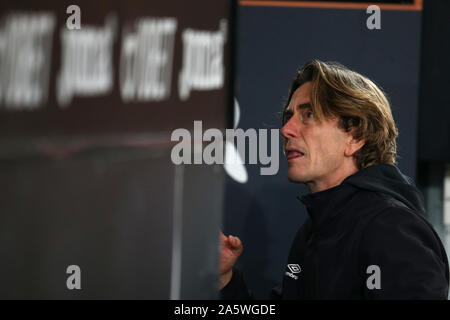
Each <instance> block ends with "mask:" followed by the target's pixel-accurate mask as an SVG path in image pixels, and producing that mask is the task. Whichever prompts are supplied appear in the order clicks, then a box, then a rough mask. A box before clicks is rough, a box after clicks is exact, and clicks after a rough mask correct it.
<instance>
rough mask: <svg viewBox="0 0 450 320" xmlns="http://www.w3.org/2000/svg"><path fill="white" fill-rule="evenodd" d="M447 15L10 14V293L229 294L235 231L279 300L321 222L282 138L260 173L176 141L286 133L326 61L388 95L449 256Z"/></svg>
mask: <svg viewBox="0 0 450 320" xmlns="http://www.w3.org/2000/svg"><path fill="white" fill-rule="evenodd" d="M370 4H376V5H378V6H379V8H380V12H379V16H378V17H376V20H373V19H375V17H374V12H369V13H368V12H367V8H368V6H369V5H370ZM449 13H450V2H449V1H446V0H423V1H422V0H420V1H419V0H409V1H407V0H405V1H401V0H398V1H393V0H391V1H372V2H370V3H368V2H364V1H276V0H272V1H266V0H258V1H257V0H241V1H238V2H237V1H229V0H215V1H214V3H211V2H210V1H203V0H195V1H189V2H185V1H182V0H179V1H171V2H170V4H169V3H166V2H164V1H157V0H152V1H141V0H135V1H133V3H132V4H130V3H129V2H121V1H118V0H117V1H106V0H105V1H103V0H102V1H96V2H95V3H94V2H92V1H91V2H89V1H78V2H77V3H76V4H75V5H74V4H73V3H72V2H69V1H53V0H44V1H40V2H39V3H37V2H32V1H25V0H17V1H14V2H9V1H4V2H2V3H1V4H0V181H1V187H0V256H1V257H2V263H0V277H1V278H0V280H1V282H2V286H0V298H3V299H5V298H7V299H9V298H26V299H35V298H44V299H47V298H49V299H55V298H62V299H95V298H106V299H109V298H138V299H215V298H217V297H218V295H217V290H216V288H217V269H218V260H217V259H218V253H219V242H218V239H219V238H218V234H219V230H222V231H223V232H224V233H225V234H232V235H235V236H239V237H240V238H241V239H242V241H243V243H244V253H243V254H242V256H241V258H240V259H239V261H238V267H239V268H240V269H241V270H242V271H243V273H244V277H245V280H246V282H247V285H248V287H249V289H250V290H251V291H252V292H253V294H254V296H255V298H259V299H267V298H269V292H270V289H271V288H272V287H274V286H279V285H280V284H281V281H282V275H283V270H284V265H285V261H286V259H287V255H288V251H289V248H290V244H291V242H292V240H293V238H294V236H295V233H296V231H297V230H298V228H299V227H300V226H301V225H302V223H303V222H304V221H305V219H306V215H307V213H306V210H305V209H304V207H303V205H302V204H301V203H300V202H299V201H298V200H297V198H296V197H297V196H299V195H302V194H304V193H306V192H307V190H306V188H305V187H304V186H302V185H299V184H292V183H289V182H288V180H287V178H286V171H287V165H286V163H285V161H284V158H283V155H282V150H281V143H280V144H279V155H280V165H279V170H278V172H277V173H276V174H275V175H261V173H260V169H261V167H264V166H261V165H260V164H248V161H244V162H245V163H244V164H242V165H238V166H226V165H225V166H223V165H222V164H214V165H207V164H204V163H203V164H201V163H197V164H196V163H194V162H195V161H194V160H193V161H192V163H191V164H190V163H186V162H184V163H182V164H175V163H174V161H173V148H174V146H175V145H176V144H177V142H178V141H181V140H180V139H181V138H180V137H177V138H173V132H174V130H175V129H177V128H183V129H186V130H185V131H183V132H184V133H183V134H184V136H185V137H186V141H188V142H189V146H191V147H192V149H191V153H192V154H193V155H194V157H195V154H198V149H196V146H197V147H198V146H200V147H201V143H199V142H198V138H199V137H198V136H196V135H195V132H194V121H202V126H203V131H205V130H206V129H207V128H218V129H219V130H221V131H223V130H224V129H226V128H241V129H243V130H247V129H255V130H257V131H258V130H260V129H268V130H270V129H279V128H280V124H281V118H280V111H281V109H282V107H283V104H284V102H285V100H286V98H287V95H288V89H289V86H290V82H291V80H292V79H293V77H294V75H295V72H296V70H297V69H299V68H300V67H301V66H303V65H304V64H305V62H307V61H308V60H311V59H313V58H317V59H320V60H326V61H330V60H331V61H338V62H340V63H342V64H344V65H345V66H347V67H349V68H350V69H353V70H355V71H357V72H359V73H361V74H363V75H365V76H367V77H369V78H370V79H372V80H373V81H374V82H375V83H377V84H378V85H379V86H380V87H382V88H383V90H384V91H385V92H386V93H387V95H388V97H389V99H390V101H391V104H392V110H393V114H394V118H395V120H396V123H397V126H398V129H399V132H400V135H399V138H398V154H399V158H398V165H399V167H400V169H401V170H402V171H403V172H404V173H405V174H407V175H409V176H410V177H412V178H414V179H415V180H416V182H417V184H418V186H419V187H420V189H421V190H422V192H423V194H424V196H425V201H426V208H427V217H426V218H427V219H428V220H429V221H430V222H431V223H432V224H433V226H434V228H435V229H436V231H437V232H438V234H439V236H440V237H441V240H442V242H443V243H444V244H445V245H446V248H447V251H448V249H449V248H450V235H449V232H450V231H449V225H450V166H449V165H448V164H449V163H450V129H449V122H450V111H449V110H450V90H449V89H450V62H449V61H448V57H449V56H450V43H449V42H448V40H447V39H449V37H450V24H449V23H448V19H447V17H448V14H449ZM200 140H201V138H200ZM247 147H248V146H247ZM231 149H232V150H231V151H229V152H235V151H234V149H233V148H231ZM268 150H270V147H269V148H268ZM246 151H247V152H246V154H247V155H248V149H247V150H246ZM200 152H201V151H200ZM194 157H193V159H194ZM448 252H449V251H448ZM69 266H78V268H79V269H78V270H79V271H80V272H78V273H77V272H73V271H70V270H72V269H68V267H69ZM78 280H79V281H78ZM77 285H78V287H77Z"/></svg>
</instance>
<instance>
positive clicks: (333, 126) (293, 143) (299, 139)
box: [281, 82, 356, 192]
mask: <svg viewBox="0 0 450 320" xmlns="http://www.w3.org/2000/svg"><path fill="white" fill-rule="evenodd" d="M310 92H311V82H306V83H304V84H303V85H301V86H300V87H299V88H298V89H297V90H296V91H295V92H294V94H293V95H292V98H291V101H290V102H289V105H288V107H287V109H286V111H285V119H286V120H285V121H286V122H285V124H284V126H283V128H282V129H281V134H282V135H283V143H284V149H285V154H286V157H287V159H288V178H289V180H290V181H293V182H302V183H305V184H306V185H307V186H308V187H309V189H310V191H311V192H317V191H322V190H325V189H328V188H331V187H333V186H336V185H338V184H340V183H341V182H342V180H343V179H345V177H346V176H348V175H349V174H348V168H349V166H350V167H352V170H353V171H355V170H356V166H355V164H354V162H353V159H352V158H351V157H348V156H346V155H345V152H346V148H347V146H348V141H350V140H351V139H350V138H351V136H350V134H348V133H346V132H344V131H343V130H342V129H341V128H339V127H338V119H336V118H334V119H322V121H321V122H319V121H318V120H317V119H316V118H315V116H314V114H313V113H312V111H311V107H310V105H309V102H310ZM349 161H351V162H349Z"/></svg>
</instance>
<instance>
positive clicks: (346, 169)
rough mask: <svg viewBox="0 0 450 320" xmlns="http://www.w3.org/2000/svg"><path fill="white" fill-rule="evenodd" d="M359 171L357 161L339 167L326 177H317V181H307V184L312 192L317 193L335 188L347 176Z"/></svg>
mask: <svg viewBox="0 0 450 320" xmlns="http://www.w3.org/2000/svg"><path fill="white" fill-rule="evenodd" d="M356 172H358V167H357V166H356V164H355V163H351V164H348V165H346V166H342V167H341V168H339V169H337V170H336V171H335V172H333V174H331V175H328V176H326V177H324V178H323V179H317V180H315V181H310V182H306V183H305V184H306V186H307V187H308V189H309V192H310V193H316V192H320V191H324V190H327V189H331V188H334V187H336V186H338V185H340V184H341V183H342V181H344V180H345V179H346V178H347V177H349V176H351V175H353V174H355V173H356Z"/></svg>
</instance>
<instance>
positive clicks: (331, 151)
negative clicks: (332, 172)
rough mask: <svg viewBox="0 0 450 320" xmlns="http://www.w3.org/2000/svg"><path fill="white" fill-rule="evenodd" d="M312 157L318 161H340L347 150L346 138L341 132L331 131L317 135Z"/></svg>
mask: <svg viewBox="0 0 450 320" xmlns="http://www.w3.org/2000/svg"><path fill="white" fill-rule="evenodd" d="M315 141H316V142H317V143H316V144H315V148H313V150H312V159H314V160H315V161H316V162H327V163H328V164H329V163H330V162H339V160H340V159H341V158H343V155H344V151H345V139H344V137H343V136H342V134H341V133H340V132H336V131H330V132H326V134H325V133H324V134H322V135H320V136H317V137H316V140H315Z"/></svg>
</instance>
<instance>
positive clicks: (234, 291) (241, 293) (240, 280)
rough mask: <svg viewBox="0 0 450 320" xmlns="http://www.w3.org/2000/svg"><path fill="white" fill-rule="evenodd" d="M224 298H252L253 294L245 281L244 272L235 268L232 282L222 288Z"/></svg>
mask: <svg viewBox="0 0 450 320" xmlns="http://www.w3.org/2000/svg"><path fill="white" fill-rule="evenodd" d="M220 296H221V298H222V300H248V299H251V298H252V297H251V294H250V292H249V291H248V289H247V286H246V285H245V282H244V277H243V276H242V273H241V272H240V271H239V270H238V269H236V268H233V276H232V277H231V280H230V282H228V284H227V285H226V286H225V287H223V288H222V290H220Z"/></svg>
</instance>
